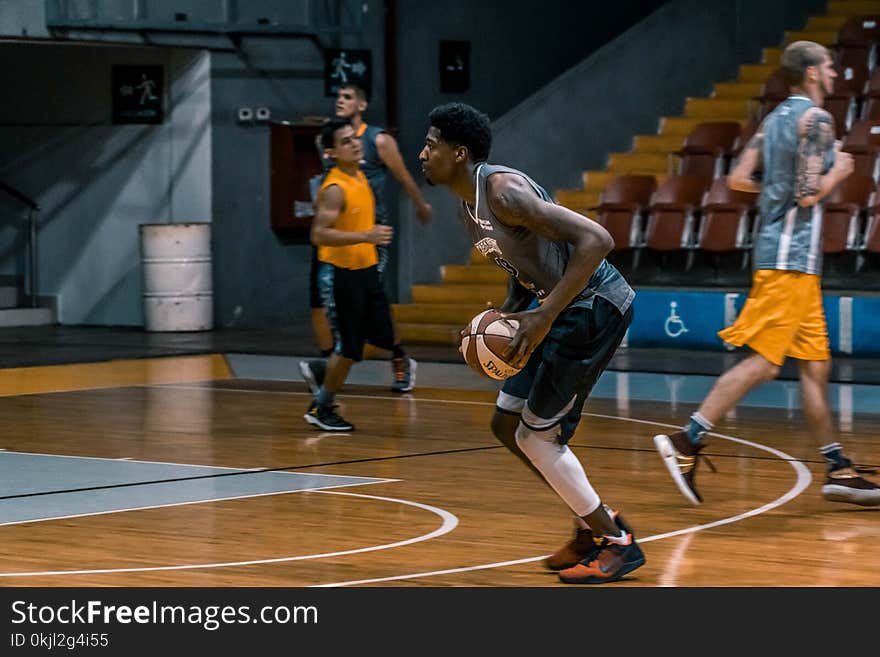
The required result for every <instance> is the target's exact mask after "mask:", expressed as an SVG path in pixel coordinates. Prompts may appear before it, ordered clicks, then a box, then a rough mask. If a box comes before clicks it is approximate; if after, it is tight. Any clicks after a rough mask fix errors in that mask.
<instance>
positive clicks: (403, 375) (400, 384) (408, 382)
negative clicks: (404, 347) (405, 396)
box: [391, 356, 418, 392]
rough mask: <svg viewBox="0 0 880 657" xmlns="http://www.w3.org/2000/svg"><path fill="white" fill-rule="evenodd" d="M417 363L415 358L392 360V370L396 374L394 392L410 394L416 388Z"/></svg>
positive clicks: (393, 385) (392, 385)
mask: <svg viewBox="0 0 880 657" xmlns="http://www.w3.org/2000/svg"><path fill="white" fill-rule="evenodd" d="M417 367H418V363H416V360H415V358H410V357H409V356H407V357H405V358H392V359H391V369H392V370H393V372H394V381H392V383H391V391H392V392H409V391H410V390H412V389H413V388H415V387H416V368H417Z"/></svg>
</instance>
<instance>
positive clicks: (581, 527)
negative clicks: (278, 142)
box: [419, 103, 645, 584]
mask: <svg viewBox="0 0 880 657" xmlns="http://www.w3.org/2000/svg"><path fill="white" fill-rule="evenodd" d="M429 119H430V128H429V130H428V134H427V136H426V138H425V146H424V148H423V149H422V152H421V153H420V154H419V159H420V160H421V163H422V171H423V173H424V175H425V178H426V180H427V181H428V183H430V184H431V185H443V186H445V187H448V188H449V189H450V190H451V191H452V193H453V194H455V195H456V196H458V197H459V199H461V207H460V215H461V220H462V222H463V224H464V226H465V230H467V232H468V234H469V235H470V237H471V239H472V241H473V243H474V246H475V247H476V248H477V249H478V250H479V251H480V252H481V253H482V254H483V255H485V256H486V257H487V258H489V259H490V260H492V261H494V262H495V264H497V265H498V266H499V267H501V268H503V269H504V270H506V271H507V272H508V273H509V274H510V277H511V278H510V284H509V286H508V295H507V298H506V299H505V301H504V303H503V304H502V306H501V308H500V309H499V310H500V311H501V312H502V314H503V317H504V318H506V319H507V320H508V321H509V322H511V323H513V322H516V323H517V324H516V332H515V334H514V336H513V339H512V340H511V341H510V344H509V345H508V347H507V349H506V352H505V353H504V354H503V355H502V356H503V360H504V362H505V363H506V364H508V365H510V366H511V367H513V368H514V369H518V370H521V371H519V372H518V373H516V374H514V375H513V376H511V377H510V378H508V379H507V380H506V381H505V383H504V386H503V388H502V389H501V391H500V393H499V395H498V400H497V402H496V408H495V414H494V416H493V418H492V432H493V433H494V434H495V436H496V437H497V438H498V440H500V441H501V442H502V443H503V444H504V445H505V446H506V447H507V448H508V449H510V451H512V452H513V453H514V454H516V455H517V456H518V457H519V458H520V459H521V460H523V462H525V463H526V464H527V465H528V466H529V467H530V468H531V469H532V470H533V471H534V472H535V473H536V474H538V475H539V476H540V477H541V478H542V479H543V480H544V481H545V482H546V483H547V484H548V485H549V486H550V487H551V488H552V489H553V490H554V491H555V492H556V494H557V495H558V496H559V497H560V498H561V499H562V500H563V502H565V504H566V505H567V506H568V507H569V508H570V509H571V511H572V513H573V514H574V519H575V524H576V531H575V537H574V539H572V540H571V541H570V542H569V543H567V544H566V545H565V546H563V547H562V548H561V549H560V550H558V551H557V552H555V553H554V554H552V555H550V556H549V557H548V558H547V559H546V560H545V565H546V566H547V567H548V568H550V569H551V570H555V571H558V572H559V577H560V579H561V580H562V581H563V582H566V583H572V584H601V583H604V582H611V581H614V580H617V579H620V578H621V577H623V576H624V575H626V574H627V573H629V572H631V571H633V570H635V569H636V568H638V567H639V566H641V565H642V564H644V563H645V557H644V555H643V554H642V551H641V549H640V548H639V546H638V545H637V544H636V541H635V538H634V536H633V532H632V529H631V528H630V527H629V526H628V525H627V524H626V523H625V522H624V521H623V519H622V518H621V517H620V515H618V514H617V513H616V512H614V511H611V509H610V508H609V507H607V506H606V505H604V504H603V503H602V501H601V499H600V498H599V495H598V494H597V493H596V491H595V490H594V489H593V486H592V485H591V484H590V481H589V479H588V478H587V475H586V473H585V471H584V468H583V466H582V465H581V463H580V461H579V460H578V458H577V457H576V456H575V455H574V453H573V452H572V451H571V450H570V449H569V447H568V445H567V443H568V441H569V440H570V439H571V437H572V435H573V434H574V431H575V428H576V427H577V425H578V423H579V422H580V418H581V411H582V409H583V406H584V402H585V401H586V399H587V396H588V395H589V394H590V391H591V390H592V388H593V385H594V384H595V383H596V381H597V379H598V378H599V375H600V374H601V373H602V372H603V370H604V369H605V367H606V366H607V365H608V362H609V361H610V360H611V357H612V355H613V354H614V351H615V350H616V349H617V347H618V345H619V344H620V342H621V340H622V339H623V336H624V333H626V330H627V328H628V326H629V324H630V322H631V321H632V308H631V304H632V300H633V297H634V296H635V292H633V290H632V288H631V287H630V286H629V284H628V283H627V282H626V280H625V279H624V278H623V276H621V274H620V272H618V271H617V269H615V268H614V267H613V266H612V265H611V264H610V263H608V262H607V261H606V260H605V256H606V255H607V254H608V253H609V251H610V250H611V248H612V246H613V242H612V239H611V236H610V235H609V234H608V232H607V231H606V230H605V229H604V228H602V227H601V226H600V225H599V224H597V223H595V222H593V221H590V220H589V219H586V218H585V217H583V216H582V215H579V214H577V213H576V212H572V211H571V210H568V209H566V208H564V207H562V206H559V205H556V204H555V203H554V202H553V200H552V198H551V197H550V195H549V194H548V193H547V192H546V191H545V190H544V189H543V188H541V187H540V186H539V185H538V184H537V183H536V182H534V181H533V180H532V179H531V178H529V177H528V176H527V175H526V174H524V173H522V172H520V171H517V170H515V169H510V168H508V167H504V166H499V165H493V164H487V162H486V160H487V158H488V156H489V149H490V146H491V142H492V133H491V130H490V127H489V118H488V117H487V116H486V115H485V114H483V113H482V112H480V111H478V110H476V109H474V108H473V107H471V106H469V105H465V104H462V103H449V104H446V105H441V106H439V107H436V108H434V109H433V110H432V111H431V113H430V115H429ZM535 298H537V299H538V301H539V302H540V303H539V305H538V306H537V307H536V308H534V309H531V310H525V309H526V308H527V307H528V306H529V304H530V303H531V302H532V301H533V300H534V299H535ZM463 333H464V332H463ZM462 337H464V335H463V336H462Z"/></svg>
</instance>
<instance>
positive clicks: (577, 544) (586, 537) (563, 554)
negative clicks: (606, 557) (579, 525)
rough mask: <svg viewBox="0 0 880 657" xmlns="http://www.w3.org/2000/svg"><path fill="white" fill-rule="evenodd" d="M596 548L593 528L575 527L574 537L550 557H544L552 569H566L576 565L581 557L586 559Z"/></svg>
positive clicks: (545, 562) (546, 564)
mask: <svg viewBox="0 0 880 657" xmlns="http://www.w3.org/2000/svg"><path fill="white" fill-rule="evenodd" d="M595 550H596V544H595V543H594V542H593V530H591V529H590V528H589V527H588V528H587V529H575V531H574V538H573V539H571V540H570V541H569V542H568V543H566V544H565V545H563V546H562V547H561V548H559V549H558V550H556V552H554V553H553V554H551V555H550V556H549V557H547V558H546V559H544V565H545V566H546V567H547V568H548V569H550V570H565V569H566V568H571V567H572V566H574V565H576V564H577V563H578V562H579V561H580V560H581V559H585V558H586V557H587V556H589V555H590V554H591V553H592V552H594V551H595Z"/></svg>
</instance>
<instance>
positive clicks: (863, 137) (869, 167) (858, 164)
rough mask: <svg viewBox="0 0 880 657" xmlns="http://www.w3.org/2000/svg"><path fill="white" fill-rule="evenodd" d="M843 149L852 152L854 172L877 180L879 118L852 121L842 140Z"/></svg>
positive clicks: (879, 140)
mask: <svg viewBox="0 0 880 657" xmlns="http://www.w3.org/2000/svg"><path fill="white" fill-rule="evenodd" d="M843 150H844V151H846V152H848V153H852V155H853V159H854V160H855V171H854V173H855V174H858V175H864V176H871V177H872V178H874V180H877V153H878V150H880V119H860V120H858V121H856V122H855V123H853V125H852V127H851V128H850V129H849V132H847V133H846V137H845V138H844V140H843Z"/></svg>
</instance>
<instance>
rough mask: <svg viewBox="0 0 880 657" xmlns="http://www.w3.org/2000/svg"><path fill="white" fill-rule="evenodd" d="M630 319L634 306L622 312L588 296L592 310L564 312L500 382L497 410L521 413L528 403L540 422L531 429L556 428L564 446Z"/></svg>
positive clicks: (577, 308) (576, 308)
mask: <svg viewBox="0 0 880 657" xmlns="http://www.w3.org/2000/svg"><path fill="white" fill-rule="evenodd" d="M632 317H633V310H632V306H630V307H629V308H628V309H627V311H626V312H625V313H623V314H621V312H620V311H619V310H618V309H617V307H616V306H615V305H614V304H612V303H611V302H610V301H607V300H606V299H603V298H602V297H598V296H594V297H593V298H592V307H591V308H590V307H586V306H583V305H574V306H570V307H568V308H566V309H565V310H563V311H562V312H561V313H560V314H559V317H557V318H556V321H555V322H553V326H552V327H551V328H550V332H549V333H548V334H547V337H546V338H544V341H543V342H542V343H541V345H540V346H539V347H538V348H537V349H535V351H534V352H533V353H532V356H531V358H529V362H528V363H526V366H525V367H524V368H523V369H522V371H520V373H519V374H516V375H514V376H512V377H510V378H509V379H507V381H505V382H504V386H503V387H502V388H501V392H500V393H499V394H498V401H497V402H496V403H497V408H498V410H499V411H501V412H504V413H513V414H517V415H520V414H521V413H522V412H523V407H524V405H525V404H528V411H529V416H530V417H531V416H535V417H536V418H540V419H542V420H544V422H542V423H541V424H542V426H540V427H533V428H535V429H538V430H546V429H548V428H549V427H551V426H555V425H556V424H559V425H560V430H561V435H560V442H561V443H563V444H565V443H567V442H568V441H569V439H571V437H572V435H574V431H575V429H576V428H577V425H578V423H579V422H580V420H581V412H582V411H583V408H584V403H585V402H586V401H587V397H588V396H589V395H590V392H591V391H592V390H593V386H594V385H596V381H598V380H599V376H600V375H601V374H602V372H604V371H605V368H606V367H607V366H608V363H609V361H610V360H611V357H612V356H613V355H614V352H615V351H616V350H617V347H618V346H619V345H620V342H621V341H622V340H623V336H624V335H625V334H626V330H627V329H628V328H629V325H630V323H632ZM550 420H553V421H552V422H550Z"/></svg>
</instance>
